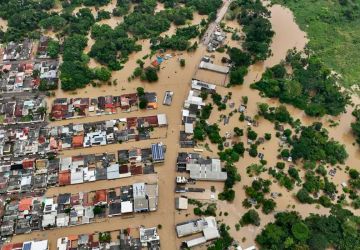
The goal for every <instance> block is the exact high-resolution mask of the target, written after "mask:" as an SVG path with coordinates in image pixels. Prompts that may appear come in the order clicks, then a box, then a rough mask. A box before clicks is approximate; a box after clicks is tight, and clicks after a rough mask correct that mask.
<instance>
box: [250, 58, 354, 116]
mask: <svg viewBox="0 0 360 250" xmlns="http://www.w3.org/2000/svg"><path fill="white" fill-rule="evenodd" d="M285 66H289V67H291V68H292V73H290V74H287V73H286V70H285ZM251 87H252V88H255V89H258V90H260V91H261V92H262V93H264V94H265V96H267V97H270V98H273V97H275V98H279V99H280V101H281V102H284V103H289V104H292V105H294V106H295V107H297V108H299V109H302V110H304V111H305V113H306V114H307V115H309V116H319V117H321V116H323V115H325V114H329V115H334V116H336V115H339V114H340V113H342V112H344V111H345V107H346V105H347V104H348V103H349V96H348V95H347V94H346V93H344V92H343V91H341V90H340V87H338V86H337V85H336V79H335V77H334V76H333V75H332V74H331V71H330V70H329V69H328V68H326V67H325V66H324V65H323V64H322V63H321V62H320V60H319V59H318V58H317V57H316V56H314V55H306V57H305V58H304V57H303V55H302V54H301V53H299V52H296V51H291V52H289V53H288V55H287V59H286V63H285V64H279V65H276V66H274V67H272V68H269V69H267V70H266V72H265V73H264V74H263V76H262V78H261V80H260V81H258V82H256V83H254V84H252V85H251Z"/></svg>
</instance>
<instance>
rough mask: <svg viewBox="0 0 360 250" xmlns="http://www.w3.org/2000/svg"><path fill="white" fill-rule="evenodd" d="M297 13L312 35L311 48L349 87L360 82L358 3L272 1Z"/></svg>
mask: <svg viewBox="0 0 360 250" xmlns="http://www.w3.org/2000/svg"><path fill="white" fill-rule="evenodd" d="M272 2H273V3H278V4H281V5H284V6H286V7H288V8H290V9H291V11H293V13H294V15H295V18H296V22H297V23H298V25H299V26H300V28H301V29H302V30H303V31H305V32H306V33H307V34H308V37H309V39H310V42H309V48H310V49H312V50H314V51H315V52H316V54H317V55H318V57H319V58H320V59H321V60H322V61H323V62H324V63H325V65H326V66H328V67H329V68H331V69H334V70H335V71H336V72H338V73H340V74H341V75H342V77H343V81H342V84H343V85H344V86H345V87H350V86H351V85H354V84H357V83H359V82H360V74H359V73H358V72H360V60H359V57H360V50H359V46H360V29H359V27H360V18H359V14H358V9H357V8H358V7H359V4H356V3H353V2H357V1H344V2H346V3H345V4H343V5H341V4H340V3H339V2H343V1H337V0H331V1H330V0H272Z"/></svg>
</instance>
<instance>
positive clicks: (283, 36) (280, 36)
mask: <svg viewBox="0 0 360 250" xmlns="http://www.w3.org/2000/svg"><path fill="white" fill-rule="evenodd" d="M159 8H161V5H160V7H159ZM270 10H271V12H272V17H271V23H272V26H273V29H274V31H275V33H276V34H275V36H274V39H273V43H272V45H271V50H272V56H271V57H270V58H269V59H267V60H266V61H265V62H263V63H258V64H256V65H253V66H251V67H250V68H249V74H248V75H247V76H246V78H245V83H244V85H242V86H237V87H233V88H231V89H228V88H222V87H218V88H217V91H218V92H219V93H220V94H222V95H225V94H226V93H227V92H229V91H231V92H232V101H234V103H235V107H236V108H237V107H239V105H240V102H241V97H242V96H248V97H249V103H248V110H247V111H246V113H247V115H250V116H254V115H256V113H257V103H258V102H267V103H269V104H271V105H278V104H279V103H278V101H276V100H274V99H268V98H261V97H260V96H259V94H258V91H255V90H252V89H250V87H249V85H250V83H252V82H254V81H256V80H258V79H260V77H261V75H262V73H263V72H264V70H265V69H266V67H269V66H272V65H275V64H277V63H279V62H280V61H281V60H283V59H284V58H285V55H286V52H287V51H288V50H289V49H292V48H294V47H296V48H297V49H298V50H302V49H303V48H304V46H305V44H306V42H307V39H306V35H305V33H304V32H302V31H301V30H300V29H299V27H298V26H297V25H296V23H295V22H294V18H293V16H292V14H291V12H290V11H289V10H288V9H286V8H283V7H281V6H279V5H274V6H272V7H270ZM194 17H195V16H194ZM195 19H196V18H195ZM200 20H201V19H200ZM229 26H231V27H233V28H236V26H237V23H236V22H229ZM237 28H238V29H239V30H240V27H237ZM89 43H90V45H89V46H91V41H89ZM139 43H141V44H142V46H143V50H142V51H140V52H138V53H134V54H132V55H130V57H129V61H128V62H127V63H126V64H125V66H124V68H123V69H122V70H120V71H117V72H113V74H112V80H115V79H116V80H117V84H116V85H114V84H113V85H112V86H108V85H104V86H101V87H92V86H87V87H86V88H84V89H80V90H77V91H75V92H73V93H69V92H63V91H61V90H58V91H56V97H74V96H81V97H97V96H99V95H107V94H108V95H120V94H123V93H130V92H132V91H135V90H136V88H137V87H140V86H141V87H144V88H145V90H146V91H156V93H157V94H158V99H159V102H161V101H162V98H163V94H164V92H165V91H166V90H171V91H173V92H174V98H173V102H172V105H171V106H163V105H159V108H158V110H157V111H136V112H132V113H130V114H126V115H124V114H122V113H121V114H116V115H112V116H111V119H112V118H116V117H125V116H127V115H131V116H137V115H143V114H144V113H146V114H152V113H156V112H159V113H166V114H167V118H168V123H169V128H168V131H167V138H166V139H162V140H161V141H162V142H164V143H165V144H166V145H167V152H166V158H165V162H164V164H162V165H161V166H157V167H156V171H157V172H158V176H159V207H158V211H156V212H153V213H148V214H137V215H135V216H134V217H133V218H123V217H116V218H111V219H109V220H107V221H104V222H100V223H96V224H93V225H92V224H90V225H83V226H77V227H69V228H62V229H55V230H52V231H44V232H33V233H31V234H27V235H18V236H15V237H14V239H13V241H14V242H19V241H25V240H29V239H49V240H50V249H56V245H55V244H56V239H57V238H59V237H63V236H67V235H72V234H81V233H92V232H95V231H107V230H117V229H119V228H126V227H131V228H134V227H137V226H140V225H145V226H154V225H158V224H162V229H161V230H160V237H161V246H162V249H179V246H180V243H181V241H183V240H184V239H188V238H193V236H192V237H188V238H181V239H178V238H177V237H176V234H175V229H174V225H175V224H176V223H179V222H182V221H185V220H189V219H192V218H195V217H196V216H194V215H193V212H192V208H191V206H190V207H189V209H188V210H187V211H182V212H177V211H176V210H175V204H174V197H176V196H178V195H177V194H175V193H174V188H175V176H176V175H177V173H176V172H175V166H176V156H177V153H178V152H180V151H189V152H191V151H192V150H191V149H187V150H182V149H179V146H178V143H177V141H178V137H179V131H180V130H181V129H183V126H182V125H181V109H182V105H183V101H184V100H185V98H186V96H187V94H188V91H189V88H190V87H189V83H190V80H191V78H192V76H193V75H194V73H195V72H196V71H197V65H198V63H199V61H200V59H201V57H202V56H204V55H206V54H207V53H206V49H205V48H204V47H203V46H200V47H199V48H198V50H197V51H196V52H194V53H175V54H174V57H173V58H171V59H169V60H166V61H164V62H163V63H162V64H161V71H160V72H159V81H158V82H157V83H145V82H141V81H140V80H139V79H135V80H132V81H130V82H129V81H128V77H129V76H131V74H132V72H133V70H134V68H135V67H136V66H137V64H136V60H137V59H141V58H143V57H144V56H145V55H147V54H150V49H149V41H139ZM229 43H230V44H231V46H235V45H237V46H239V45H240V44H238V43H237V42H235V41H229ZM89 46H88V48H87V50H89ZM214 55H215V59H214V60H216V61H217V62H218V61H219V60H221V57H222V56H224V54H221V53H218V52H216V53H214ZM154 58H155V56H153V57H152V58H151V59H150V58H148V59H145V60H144V61H145V63H146V65H149V64H150V62H151V61H152V60H154ZM180 58H184V59H185V60H186V66H185V67H184V68H181V67H180V65H179V61H178V60H179V59H180ZM209 75H210V74H209ZM203 76H204V77H208V76H207V73H206V74H203ZM218 78H219V79H218ZM207 80H209V81H210V82H216V83H217V81H219V83H217V84H219V85H221V84H222V82H223V81H224V80H223V78H221V77H219V76H216V77H215V76H212V77H210V78H209V79H207ZM226 81H227V79H226ZM50 101H51V100H50ZM354 102H356V103H359V100H358V99H354ZM287 107H288V109H289V111H290V112H291V114H292V115H293V116H294V117H295V118H299V119H301V121H302V122H303V123H304V124H311V123H312V122H313V121H315V120H316V119H312V118H308V117H306V116H305V115H304V113H303V112H302V111H300V110H298V109H295V108H293V107H292V106H289V105H287ZM351 110H352V108H349V110H348V112H347V113H346V114H343V115H341V116H339V117H337V118H336V119H334V120H336V121H338V122H339V126H337V127H335V128H329V126H326V127H327V128H328V130H329V134H330V136H331V137H334V138H335V139H336V140H339V141H340V142H341V143H345V144H346V147H347V150H348V152H349V155H350V157H349V159H348V161H347V164H348V165H349V166H352V167H357V168H358V166H357V164H356V163H358V162H359V158H360V157H359V152H358V146H352V142H353V141H354V138H353V136H352V135H351V132H350V122H351V121H352V120H353V118H352V116H351ZM229 113H230V110H229V108H228V109H227V110H225V111H223V112H221V113H220V112H218V111H216V108H214V110H213V113H212V116H211V118H210V119H209V121H210V122H211V123H213V122H217V121H218V120H217V119H218V118H219V116H220V114H226V115H228V114H229ZM238 116H239V115H238V114H234V115H233V117H231V118H230V122H229V124H227V125H225V126H224V125H222V123H221V122H220V123H219V124H220V128H221V134H222V135H225V133H226V132H231V131H232V130H233V128H234V127H240V128H243V129H246V127H247V124H246V123H240V122H239V121H238ZM107 117H109V118H110V116H103V117H102V118H103V119H108V118H107ZM97 119H100V118H95V117H89V118H85V119H82V120H80V121H81V122H82V121H95V120H97ZM327 119H328V118H323V119H322V120H323V121H326V120H327ZM77 121H78V120H77ZM67 122H68V121H60V122H56V123H53V125H59V124H65V123H67ZM74 122H75V121H74ZM325 125H328V123H325ZM273 127H274V125H273V124H272V123H270V122H269V121H267V120H263V119H259V126H258V127H256V128H254V130H255V131H256V132H257V133H258V134H259V136H263V135H264V133H271V134H272V138H273V139H272V140H270V141H267V142H265V143H264V144H262V145H261V146H259V152H262V153H264V155H265V159H266V160H267V161H268V164H267V165H268V166H274V164H275V163H276V162H277V158H276V156H277V154H278V141H277V140H276V138H275V131H274V128H273ZM157 141H159V140H147V141H141V142H134V143H125V144H118V145H110V146H105V147H96V148H90V149H82V150H76V151H64V152H62V154H64V155H71V154H78V153H83V154H86V153H93V152H97V153H100V152H113V151H116V150H118V149H120V148H121V149H124V148H130V147H131V146H138V147H141V146H148V145H149V144H150V143H152V142H157ZM208 143H209V142H208ZM209 144H210V143H209ZM210 149H212V150H213V152H210V151H207V150H204V152H203V154H204V155H205V156H213V157H216V156H217V155H216V146H214V145H210ZM75 152H76V153H75ZM252 163H258V159H255V158H251V157H249V156H248V155H247V154H245V157H244V158H243V159H241V160H240V161H239V163H237V164H236V167H237V168H238V171H239V173H240V174H241V176H242V180H241V182H240V183H238V184H236V185H235V187H234V188H235V190H236V198H235V200H234V201H233V202H232V203H226V202H222V201H217V206H218V212H220V211H222V212H223V213H222V214H223V215H222V216H218V219H220V220H223V221H224V222H225V223H226V224H227V225H229V226H230V228H231V229H230V233H231V235H232V236H233V237H234V239H235V240H237V241H238V242H239V243H240V245H241V246H242V247H249V246H251V245H253V244H254V238H255V236H256V234H258V233H259V232H260V231H261V229H262V227H263V226H264V225H265V224H266V223H267V222H269V221H271V220H273V216H272V215H264V214H262V213H261V212H260V213H259V214H260V216H261V226H260V227H252V226H247V227H243V228H241V229H240V230H239V231H236V230H235V224H236V223H237V222H238V221H239V219H240V217H241V216H242V214H243V213H244V212H245V211H246V209H244V208H243V207H242V204H241V203H242V201H243V200H244V198H245V193H244V191H243V186H244V185H250V184H251V182H252V180H253V178H250V177H247V174H246V167H247V166H248V165H250V164H252ZM261 176H262V177H264V178H265V177H266V178H268V175H267V174H262V175H261ZM138 178H139V179H138ZM346 178H347V177H346V174H344V173H342V171H338V173H337V175H336V177H335V178H334V179H333V181H334V182H335V183H336V184H337V185H340V183H341V182H342V181H343V180H346ZM140 179H141V176H137V177H136V180H140ZM130 180H131V179H126V180H121V179H120V180H116V181H114V182H99V183H97V182H95V183H90V184H82V185H73V186H68V187H63V188H56V189H50V190H49V191H48V194H56V193H57V192H63V191H65V190H66V191H69V192H77V191H78V190H81V189H89V190H90V189H94V188H96V187H98V186H99V187H108V186H116V185H123V184H122V183H126V182H128V181H130ZM134 180H135V179H134ZM88 185H89V186H88ZM195 186H196V187H204V188H206V189H207V190H209V189H210V187H211V186H214V187H215V189H216V192H221V191H222V189H223V183H206V182H197V183H196V185H195ZM297 188H298V187H296V188H295V190H293V191H291V192H288V191H286V189H284V188H282V187H280V186H279V185H278V184H277V183H274V184H273V185H272V186H271V191H272V192H279V193H281V194H282V196H281V197H278V198H276V201H277V208H276V211H284V210H287V209H290V210H295V211H298V212H299V213H300V214H302V215H304V216H306V215H308V214H309V213H310V212H316V213H320V214H324V213H328V209H325V208H320V209H317V208H316V207H315V206H314V205H303V204H299V203H298V202H296V201H295V200H294V198H293V194H294V193H295V192H296V190H297ZM293 206H294V207H293ZM225 211H226V212H228V213H229V215H228V216H225V215H224V212H225ZM356 213H357V214H358V212H356ZM243 237H245V238H246V241H245V242H241V240H242V238H243ZM196 249H205V247H204V246H203V247H198V248H196Z"/></svg>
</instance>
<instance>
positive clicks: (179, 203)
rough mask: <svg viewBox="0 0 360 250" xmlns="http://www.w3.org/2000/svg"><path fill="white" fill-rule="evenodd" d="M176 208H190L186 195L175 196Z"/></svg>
mask: <svg viewBox="0 0 360 250" xmlns="http://www.w3.org/2000/svg"><path fill="white" fill-rule="evenodd" d="M175 208H176V209H177V210H187V209H188V199H187V198H186V197H176V198H175Z"/></svg>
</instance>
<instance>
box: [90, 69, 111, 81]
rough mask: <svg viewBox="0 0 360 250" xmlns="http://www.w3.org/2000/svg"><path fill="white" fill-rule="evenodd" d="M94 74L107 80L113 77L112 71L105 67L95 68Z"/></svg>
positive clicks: (100, 78)
mask: <svg viewBox="0 0 360 250" xmlns="http://www.w3.org/2000/svg"><path fill="white" fill-rule="evenodd" d="M94 75H95V78H96V79H98V80H100V81H103V82H106V81H108V80H110V78H111V71H110V70H108V69H107V68H105V67H101V68H95V70H94Z"/></svg>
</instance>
